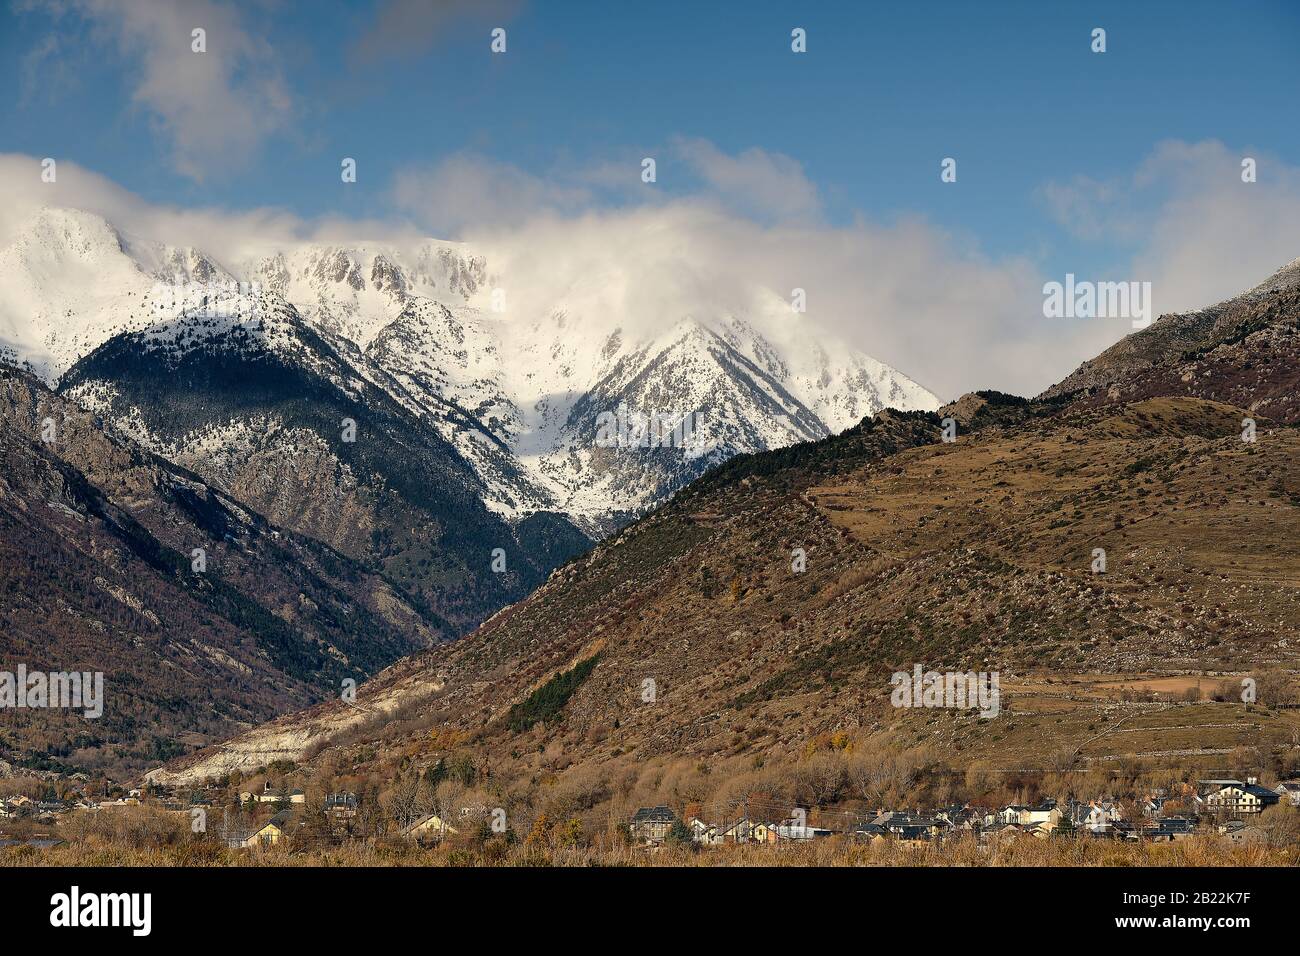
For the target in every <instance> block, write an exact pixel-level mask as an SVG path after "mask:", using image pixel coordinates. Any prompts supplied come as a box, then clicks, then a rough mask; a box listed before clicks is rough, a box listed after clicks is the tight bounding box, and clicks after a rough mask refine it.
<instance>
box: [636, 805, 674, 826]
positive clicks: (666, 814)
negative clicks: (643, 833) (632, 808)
mask: <svg viewBox="0 0 1300 956" xmlns="http://www.w3.org/2000/svg"><path fill="white" fill-rule="evenodd" d="M676 819H677V815H676V814H675V813H673V811H672V810H670V809H669V808H668V807H642V808H641V809H640V810H638V811H637V812H636V814H635V815H634V816H633V817H632V822H633V823H672V822H673V821H674V820H676Z"/></svg>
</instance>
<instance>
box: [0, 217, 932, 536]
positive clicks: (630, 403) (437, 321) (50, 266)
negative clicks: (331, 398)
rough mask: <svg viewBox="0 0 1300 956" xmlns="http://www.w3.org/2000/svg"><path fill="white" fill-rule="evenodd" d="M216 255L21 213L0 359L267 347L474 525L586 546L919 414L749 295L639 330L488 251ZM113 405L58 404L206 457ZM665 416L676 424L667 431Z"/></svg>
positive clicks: (93, 387) (106, 226)
mask: <svg viewBox="0 0 1300 956" xmlns="http://www.w3.org/2000/svg"><path fill="white" fill-rule="evenodd" d="M228 258H229V260H230V261H218V259H217V257H215V256H213V255H210V254H208V253H206V252H204V251H202V250H197V249H192V248H177V247H174V246H170V245H167V244H165V243H160V242H155V241H153V240H151V239H149V238H147V237H136V236H131V235H127V234H124V233H122V232H120V231H119V230H117V229H115V228H114V227H113V226H112V225H111V224H110V223H108V222H106V221H105V220H104V219H103V218H101V217H99V216H97V215H95V214H92V213H88V212H84V211H79V210H70V209H61V208H51V207H45V208H42V209H40V210H38V211H36V212H35V213H34V214H33V215H32V217H31V218H30V220H29V221H28V222H27V223H26V224H25V226H23V227H22V228H21V229H19V230H18V231H17V233H16V237H15V238H13V239H12V241H10V242H9V244H8V245H6V246H4V247H3V248H0V351H3V352H4V353H7V354H8V355H9V356H10V358H11V359H17V360H19V361H24V362H27V363H29V364H30V366H31V368H32V369H33V371H35V372H36V373H37V374H38V375H40V376H41V377H43V378H44V379H45V380H46V381H48V382H51V383H54V382H56V381H58V380H59V379H60V378H62V377H63V376H65V374H66V373H67V372H68V371H69V369H71V368H72V367H73V366H74V364H76V363H77V362H78V361H79V360H81V359H83V358H85V357H86V356H88V355H90V354H91V353H92V352H93V351H94V350H96V349H97V348H100V347H101V346H103V345H105V343H107V342H108V341H109V340H110V339H112V338H113V337H114V336H118V335H121V334H123V333H145V334H143V335H139V336H136V337H134V338H132V339H131V342H132V347H141V348H152V347H154V346H157V345H159V344H161V343H165V344H167V345H168V347H169V348H173V349H174V348H192V347H193V346H194V345H195V343H196V342H199V341H201V340H205V339H207V340H211V343H212V344H219V343H223V344H232V343H235V342H245V343H247V342H252V341H254V340H256V341H257V342H258V343H259V347H260V348H268V349H277V348H283V349H289V350H290V351H291V352H294V354H297V355H299V356H300V358H301V359H302V360H303V361H308V360H310V361H312V362H316V363H317V364H318V365H321V367H320V368H317V369H315V371H316V372H317V373H319V374H321V375H323V376H325V377H326V378H327V379H328V380H330V381H332V382H334V383H335V385H336V386H338V387H339V388H342V389H344V390H345V391H347V390H349V389H350V390H351V391H352V392H354V393H356V394H360V393H361V391H365V390H370V391H371V392H373V393H382V394H384V395H386V396H387V397H388V398H390V399H391V400H392V401H393V402H394V403H396V405H398V406H400V407H401V408H403V409H404V410H405V411H406V413H408V414H409V415H410V416H412V417H413V419H417V420H418V421H419V422H420V423H421V425H422V427H426V428H429V429H432V430H433V431H434V432H436V434H437V436H438V437H439V438H440V439H442V440H443V441H444V442H446V443H447V445H449V446H450V447H451V448H454V449H455V452H456V454H457V455H459V456H460V458H461V459H463V461H464V462H465V463H466V464H467V465H468V466H469V468H470V470H471V471H472V472H473V474H474V475H476V476H477V481H478V485H479V487H478V493H479V494H480V496H481V498H482V500H483V502H484V503H485V504H486V505H487V507H488V508H489V509H491V510H492V511H494V512H496V513H497V514H499V515H501V516H502V517H504V518H506V519H507V520H510V521H518V520H520V519H522V518H523V517H524V516H526V515H528V514H531V513H534V512H538V511H556V512H560V513H563V514H565V515H567V516H569V517H570V518H571V519H572V520H573V521H574V522H575V523H577V524H578V525H579V526H581V527H583V528H584V529H586V530H587V531H588V532H600V531H604V530H607V529H608V528H609V527H611V526H612V525H614V524H616V523H617V522H618V521H619V520H621V519H622V518H624V517H625V516H627V515H630V514H632V513H635V512H637V511H639V510H641V509H644V508H646V507H648V506H651V505H654V504H656V503H658V502H659V501H661V500H663V499H664V498H665V497H666V496H667V495H668V494H670V493H671V492H672V491H673V490H675V489H676V488H678V487H680V486H681V485H682V484H684V483H685V482H687V481H689V480H691V479H692V478H694V477H696V476H697V475H699V474H701V473H702V472H703V471H704V470H705V469H707V468H708V467H709V466H710V465H711V464H713V463H715V462H717V461H719V460H721V459H723V458H725V457H727V456H730V455H732V454H735V453H738V452H747V451H761V450H764V449H769V448H775V447H780V446H783V445H788V444H791V443H794V442H799V441H805V440H809V439H816V438H821V437H824V436H826V435H828V434H832V433H835V432H838V431H840V430H842V429H844V428H846V427H848V426H850V425H852V424H855V423H856V422H858V421H859V420H861V418H863V417H864V416H866V415H869V414H872V413H874V412H876V411H878V410H879V409H881V408H882V407H886V406H892V407H895V408H899V409H934V408H936V407H937V406H938V401H937V399H936V398H935V396H934V395H932V394H930V393H929V392H928V391H926V390H925V389H924V388H922V387H921V386H919V385H917V384H916V383H915V382H913V381H911V380H910V379H908V378H906V377H905V376H903V375H901V374H900V373H898V372H896V371H894V370H893V369H891V368H889V367H888V366H886V365H883V364H882V363H880V362H878V361H876V360H874V359H872V358H870V357H869V356H866V355H862V354H860V353H856V352H854V351H853V350H852V349H850V348H848V347H847V346H845V345H844V344H843V343H842V342H837V341H832V340H830V339H829V338H827V337H826V336H825V335H823V334H821V333H820V332H819V331H818V330H817V329H816V328H815V327H813V326H810V325H808V324H807V323H806V316H803V315H798V314H795V313H793V312H792V311H791V309H790V308H789V305H788V304H787V303H786V302H785V301H784V300H783V299H781V298H780V297H778V296H777V295H776V294H775V293H769V292H765V291H763V290H755V294H754V295H753V296H752V297H750V298H749V299H748V301H746V302H738V303H736V306H735V308H734V310H731V311H726V312H722V313H716V312H710V313H709V314H699V315H691V314H686V315H668V316H664V317H663V321H662V322H661V323H660V324H659V325H657V326H656V327H654V328H645V327H644V323H639V324H637V323H633V322H632V321H630V319H629V317H628V316H627V315H624V314H621V312H620V309H619V308H617V307H612V308H611V307H610V305H609V299H608V298H606V297H605V296H604V295H598V294H595V293H594V292H593V290H597V291H600V290H604V289H608V288H609V287H610V286H611V285H614V286H617V284H618V282H619V281H620V277H619V276H608V275H605V274H603V273H602V274H600V275H594V276H590V277H588V278H587V280H586V281H584V282H581V283H577V284H575V285H574V287H573V288H571V289H569V290H567V291H566V292H565V293H564V294H562V295H560V296H558V297H556V298H555V299H554V300H553V301H552V300H547V301H537V300H536V299H535V298H533V299H530V298H528V297H522V298H523V301H520V298H521V297H519V296H517V295H514V294H513V292H514V290H512V288H511V284H510V276H509V275H500V274H497V273H495V272H494V271H493V257H492V255H491V252H490V251H481V250H475V249H470V248H468V247H466V246H464V245H462V244H459V243H450V242H439V241H434V240H428V241H421V242H412V243H409V244H406V245H394V244H384V243H364V242H359V243H355V244H348V245H327V244H313V243H298V244H294V245H291V246H285V247H278V248H266V247H264V246H259V244H258V243H257V242H256V241H255V240H252V239H250V242H249V245H248V247H247V252H244V253H240V254H238V255H236V256H233V257H228ZM241 282H242V283H245V284H246V285H245V286H244V287H243V290H242V292H241V290H240V289H238V288H236V287H235V285H236V284H237V283H241ZM178 317H179V320H178ZM298 321H301V323H302V324H303V325H304V326H305V327H307V328H310V329H312V330H314V334H316V335H318V336H319V337H320V342H321V346H320V348H313V349H301V348H298V347H297V345H296V344H295V343H296V342H297V337H296V335H297V333H296V331H295V333H294V334H287V332H286V330H291V331H292V330H295V329H296V326H295V325H294V323H295V322H298ZM286 323H287V324H286ZM151 343H152V344H151ZM277 343H279V344H277ZM321 356H328V358H327V359H322V358H321ZM105 368H108V366H107V365H104V364H103V363H101V365H100V369H101V371H102V370H103V369H105ZM349 381H354V382H363V383H365V389H361V388H360V387H359V386H356V385H355V384H353V385H349V384H348V382H349ZM113 387H114V386H113V383H112V382H111V381H99V380H96V381H93V382H92V381H88V380H86V378H85V377H84V376H81V377H79V379H78V382H77V384H76V386H75V387H73V388H72V389H71V391H70V392H69V394H70V395H71V396H72V397H73V398H76V399H78V400H80V401H84V402H88V403H92V404H97V405H98V407H99V409H100V411H101V412H105V413H107V414H109V415H110V416H111V417H113V418H115V419H117V420H118V424H119V425H121V426H122V427H124V428H126V429H127V430H129V431H130V430H133V431H134V433H135V434H136V436H137V437H138V438H140V439H142V440H144V441H145V442H146V444H152V445H153V446H154V447H155V448H156V450H158V451H160V452H162V453H164V454H166V455H168V456H169V457H175V458H177V459H178V460H184V461H186V462H187V464H188V466H190V467H195V465H196V462H197V459H200V458H202V457H203V456H204V455H205V454H209V453H210V452H211V453H212V454H215V451H211V449H212V442H213V441H214V440H215V441H217V442H218V444H219V443H220V439H219V438H215V437H214V432H213V430H212V423H211V422H207V423H205V424H204V429H205V431H204V433H203V434H197V433H196V434H194V435H185V434H181V435H174V434H173V435H170V436H168V439H167V442H165V443H163V442H161V441H159V440H158V439H157V436H150V435H148V434H145V431H146V430H142V428H141V425H140V422H139V421H138V420H137V421H134V422H133V421H132V419H133V418H137V417H138V416H135V415H132V414H130V413H124V412H123V410H122V408H120V407H117V406H115V405H114V404H113V403H112V402H111V401H108V399H107V396H110V395H111V393H112V390H113ZM245 412H246V413H247V415H249V416H251V417H256V413H257V412H256V409H252V408H250V409H246V410H245ZM682 419H686V422H687V424H688V426H689V427H688V428H686V429H685V432H684V433H682V430H681V429H679V431H678V433H673V431H672V425H673V423H674V422H679V421H681V420H682ZM647 422H661V423H664V424H662V425H660V426H659V428H658V430H655V429H654V428H652V429H650V430H649V431H650V432H651V433H652V434H650V433H648V432H647V430H646V429H645V428H638V423H640V424H645V423H647ZM611 423H614V424H613V427H610V426H611ZM239 424H240V423H231V427H234V426H236V425H239ZM243 424H244V425H246V424H247V422H244V423H243ZM236 430H238V429H236ZM232 434H233V433H232ZM164 445H165V447H164ZM190 445H193V446H194V447H193V448H191V447H188V446H190ZM647 446H649V447H647ZM227 457H228V455H227ZM200 470H203V469H200ZM214 470H215V469H211V468H209V469H206V470H205V471H206V472H212V471H214ZM218 477H219V476H218Z"/></svg>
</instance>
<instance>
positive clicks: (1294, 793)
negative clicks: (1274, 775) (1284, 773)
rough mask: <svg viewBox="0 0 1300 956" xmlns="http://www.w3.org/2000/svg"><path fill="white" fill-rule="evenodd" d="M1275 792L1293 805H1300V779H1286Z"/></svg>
mask: <svg viewBox="0 0 1300 956" xmlns="http://www.w3.org/2000/svg"><path fill="white" fill-rule="evenodd" d="M1275 792H1276V793H1277V795H1278V796H1279V797H1280V798H1281V799H1282V800H1285V801H1286V802H1287V803H1289V804H1291V806H1293V807H1300V780H1284V781H1283V782H1282V783H1279V784H1278V785H1277V790H1276V791H1275Z"/></svg>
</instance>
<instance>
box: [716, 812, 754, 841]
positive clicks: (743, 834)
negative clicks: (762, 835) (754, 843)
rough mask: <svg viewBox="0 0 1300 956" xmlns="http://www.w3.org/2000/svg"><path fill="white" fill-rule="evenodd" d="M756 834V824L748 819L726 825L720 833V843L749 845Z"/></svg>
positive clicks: (743, 818)
mask: <svg viewBox="0 0 1300 956" xmlns="http://www.w3.org/2000/svg"><path fill="white" fill-rule="evenodd" d="M753 832H754V822H753V821H752V820H750V819H748V818H746V817H742V818H741V819H739V820H737V821H735V822H734V823H729V824H726V825H724V826H723V827H722V828H721V829H719V831H718V842H719V843H748V842H749V841H750V839H751V837H752V834H753Z"/></svg>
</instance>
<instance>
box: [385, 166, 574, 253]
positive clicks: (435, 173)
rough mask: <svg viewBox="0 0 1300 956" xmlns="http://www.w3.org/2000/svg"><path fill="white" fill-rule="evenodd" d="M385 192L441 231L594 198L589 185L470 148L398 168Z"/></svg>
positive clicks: (559, 210) (568, 209) (555, 211)
mask: <svg viewBox="0 0 1300 956" xmlns="http://www.w3.org/2000/svg"><path fill="white" fill-rule="evenodd" d="M390 196H391V199H392V201H393V202H394V203H395V204H396V205H397V206H398V207H399V208H400V209H402V210H403V211H404V212H405V213H406V214H407V215H409V216H412V217H413V218H415V219H417V220H418V221H419V222H420V223H421V224H422V225H424V226H425V228H427V229H430V230H433V231H435V232H437V233H439V234H441V235H453V234H456V233H459V232H461V231H462V230H463V229H465V228H466V227H468V226H470V225H471V224H478V225H480V226H495V225H506V224H517V223H521V222H526V221H527V220H529V219H533V218H536V217H538V216H553V215H559V214H563V213H573V212H576V211H577V210H579V209H581V208H582V207H583V206H585V205H587V204H590V203H591V202H592V200H593V198H594V196H593V194H592V192H591V190H589V189H587V188H586V187H584V186H583V185H581V184H578V183H572V182H564V181H562V180H561V179H560V178H559V174H552V175H538V174H535V173H531V172H528V171H527V170H523V169H520V168H519V167H518V166H511V165H509V164H506V163H499V162H497V161H495V160H492V159H489V158H487V157H486V156H480V155H477V154H474V153H457V154H455V155H453V156H451V157H449V158H447V159H446V160H444V161H443V162H441V163H439V164H437V165H436V166H432V167H424V166H422V167H408V168H406V169H402V170H399V171H398V172H397V174H396V175H395V176H394V179H393V186H392V189H391V191H390Z"/></svg>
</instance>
